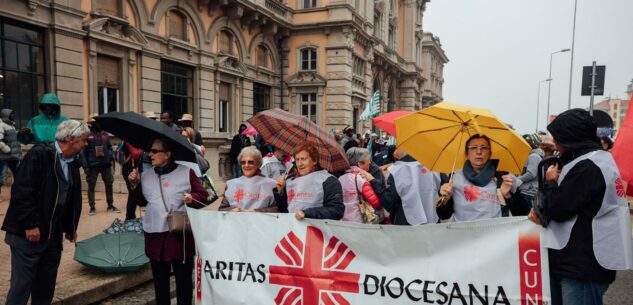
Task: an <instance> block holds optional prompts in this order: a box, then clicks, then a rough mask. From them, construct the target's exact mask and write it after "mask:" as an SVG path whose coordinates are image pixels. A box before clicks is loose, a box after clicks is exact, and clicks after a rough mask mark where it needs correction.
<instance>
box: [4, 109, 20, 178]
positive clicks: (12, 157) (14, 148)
mask: <svg viewBox="0 0 633 305" xmlns="http://www.w3.org/2000/svg"><path fill="white" fill-rule="evenodd" d="M21 157H22V147H21V146H20V142H18V132H17V130H16V129H15V122H14V117H13V110H11V109H2V110H0V186H1V185H3V184H4V177H5V175H6V172H7V167H8V168H10V169H11V173H12V174H13V175H15V171H16V170H17V168H18V164H19V163H20V159H21Z"/></svg>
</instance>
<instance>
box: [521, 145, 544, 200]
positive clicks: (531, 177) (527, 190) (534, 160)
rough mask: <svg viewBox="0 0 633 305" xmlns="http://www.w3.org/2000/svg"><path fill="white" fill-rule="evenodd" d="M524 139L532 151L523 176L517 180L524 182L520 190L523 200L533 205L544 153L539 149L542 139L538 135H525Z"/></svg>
mask: <svg viewBox="0 0 633 305" xmlns="http://www.w3.org/2000/svg"><path fill="white" fill-rule="evenodd" d="M523 138H524V139H525V141H527V142H528V144H530V146H531V147H532V151H531V152H530V154H529V155H528V160H527V162H526V163H525V167H524V168H523V174H522V175H521V176H519V177H517V178H518V179H519V180H521V182H522V184H521V185H520V186H519V190H520V191H521V194H522V195H523V198H525V200H526V202H527V203H528V204H530V205H531V204H532V198H534V196H536V192H537V191H538V179H536V178H537V177H536V176H537V171H538V164H539V163H540V162H541V160H543V156H544V152H543V150H542V149H540V148H539V145H540V144H541V138H540V137H539V136H538V135H537V134H526V135H523Z"/></svg>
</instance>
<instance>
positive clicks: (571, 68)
mask: <svg viewBox="0 0 633 305" xmlns="http://www.w3.org/2000/svg"><path fill="white" fill-rule="evenodd" d="M577 9H578V0H575V1H574V25H573V28H572V32H571V61H570V63H569V94H568V95H567V110H569V109H571V83H572V79H573V78H574V50H575V45H576V10H577Z"/></svg>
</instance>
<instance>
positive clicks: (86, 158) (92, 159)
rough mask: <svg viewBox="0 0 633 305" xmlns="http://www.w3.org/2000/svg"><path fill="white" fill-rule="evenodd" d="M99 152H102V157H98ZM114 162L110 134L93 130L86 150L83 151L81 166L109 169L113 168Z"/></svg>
mask: <svg viewBox="0 0 633 305" xmlns="http://www.w3.org/2000/svg"><path fill="white" fill-rule="evenodd" d="M99 147H101V148H99ZM97 150H102V151H101V152H99V153H100V154H101V155H100V156H98V155H97ZM113 160H114V152H113V151H112V144H111V143H110V137H109V136H108V133H107V132H105V131H96V130H93V129H91V130H90V135H88V141H87V144H86V148H85V149H84V150H82V151H81V166H82V167H84V168H86V167H87V168H90V167H107V166H112V161H113Z"/></svg>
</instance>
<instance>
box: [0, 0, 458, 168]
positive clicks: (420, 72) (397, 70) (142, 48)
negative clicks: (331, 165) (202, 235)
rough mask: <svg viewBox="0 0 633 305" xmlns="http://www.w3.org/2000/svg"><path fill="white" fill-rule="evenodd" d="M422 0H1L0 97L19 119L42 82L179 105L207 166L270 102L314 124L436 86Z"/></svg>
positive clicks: (434, 49)
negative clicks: (375, 96)
mask: <svg viewBox="0 0 633 305" xmlns="http://www.w3.org/2000/svg"><path fill="white" fill-rule="evenodd" d="M427 3H428V0H375V1H374V0H372V1H364V0H285V1H280V0H0V4H1V5H0V57H1V61H0V105H2V107H3V108H12V109H14V110H16V113H17V114H18V115H17V119H18V124H20V125H21V126H24V125H26V123H27V121H28V119H29V118H30V117H32V116H33V115H35V114H36V113H37V101H38V100H39V97H40V96H41V95H42V94H43V93H44V92H51V91H52V92H56V93H58V95H59V97H60V99H61V101H62V104H63V106H62V112H63V114H65V115H67V116H69V117H71V118H75V119H85V118H87V117H88V116H89V114H90V113H93V112H97V113H105V112H110V111H137V112H140V111H154V112H161V111H163V110H167V109H168V110H171V111H173V112H175V113H176V115H177V116H180V115H181V114H182V113H190V114H192V115H193V117H194V125H195V127H196V128H198V129H199V130H200V131H201V132H202V135H203V137H204V142H205V146H207V147H208V150H207V151H208V155H207V157H208V158H209V159H210V160H211V161H212V164H218V172H215V173H214V176H216V178H217V176H220V177H224V176H227V175H228V172H225V171H224V169H225V168H228V167H226V166H225V163H226V162H225V160H224V156H225V154H224V151H225V148H226V146H227V145H229V144H230V139H231V137H232V136H233V135H234V134H235V132H236V131H237V129H238V126H239V125H240V123H242V122H244V121H246V120H247V119H248V118H250V117H251V116H252V115H254V114H255V113H257V112H259V111H262V110H265V109H269V108H273V107H281V108H283V109H286V110H288V111H291V112H294V113H298V114H302V115H305V116H308V117H309V118H311V119H312V120H314V121H315V122H316V123H317V124H319V125H321V126H323V127H324V128H326V129H328V130H329V129H335V128H337V129H340V128H342V127H344V126H346V125H353V126H355V127H357V129H358V130H360V129H361V128H368V127H369V123H368V122H361V121H359V116H360V113H361V112H362V110H363V109H364V107H365V103H366V101H367V100H368V99H369V98H370V96H371V95H372V93H373V92H374V91H375V90H380V92H381V109H382V111H383V112H387V111H391V110H395V109H407V110H416V109H421V108H423V107H425V106H428V105H431V104H434V103H436V102H438V101H440V100H441V98H442V84H443V82H444V78H443V73H442V71H443V67H444V64H446V63H447V62H448V59H447V57H446V55H445V54H444V51H443V50H442V47H441V44H440V42H439V39H438V38H437V37H434V36H433V35H432V34H431V33H428V32H424V31H423V30H422V20H423V15H424V12H425V10H426V5H427Z"/></svg>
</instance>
